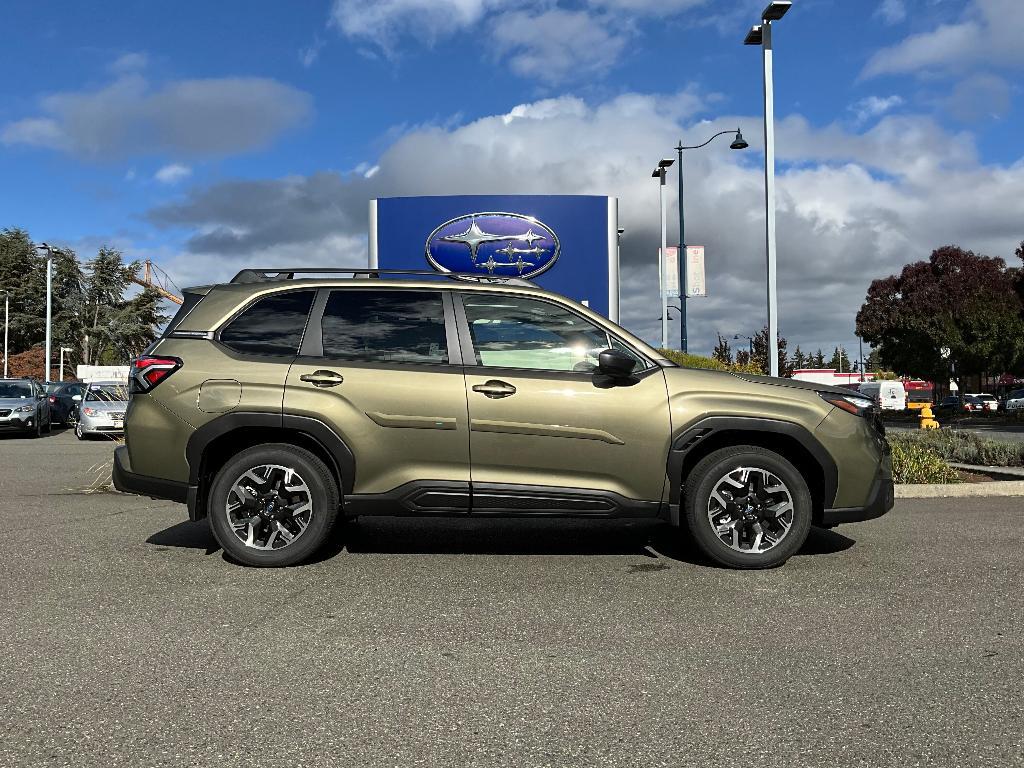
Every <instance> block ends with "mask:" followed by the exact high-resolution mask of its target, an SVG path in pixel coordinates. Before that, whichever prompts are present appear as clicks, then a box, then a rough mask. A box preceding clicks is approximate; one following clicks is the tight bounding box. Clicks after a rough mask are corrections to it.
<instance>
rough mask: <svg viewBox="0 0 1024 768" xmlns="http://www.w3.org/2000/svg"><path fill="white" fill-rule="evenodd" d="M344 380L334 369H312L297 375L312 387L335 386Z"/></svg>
mask: <svg viewBox="0 0 1024 768" xmlns="http://www.w3.org/2000/svg"><path fill="white" fill-rule="evenodd" d="M344 380H345V377H344V376H342V375H341V374H340V373H335V372H334V371H313V372H312V373H304V374H302V375H301V376H299V381H306V382H309V383H310V384H312V385H313V386H314V387H336V386H338V385H339V384H341V382H343V381H344Z"/></svg>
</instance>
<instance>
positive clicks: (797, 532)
mask: <svg viewBox="0 0 1024 768" xmlns="http://www.w3.org/2000/svg"><path fill="white" fill-rule="evenodd" d="M683 504H684V511H685V516H686V522H687V526H688V527H689V530H690V534H691V535H692V536H693V539H694V540H695V541H696V543H697V545H698V546H699V547H700V548H701V550H702V551H703V552H704V553H705V554H706V555H707V556H708V557H710V558H711V559H713V560H715V561H716V562H718V563H721V564H722V565H726V566H729V567H730V568H772V567H775V566H777V565H782V564H783V563H784V562H786V560H788V559H789V558H790V557H791V556H792V555H794V554H796V552H797V551H798V550H799V549H800V547H802V546H803V543H804V541H806V539H807V534H808V532H809V531H810V528H811V518H812V516H813V505H812V500H811V493H810V490H809V489H808V487H807V481H806V480H805V479H804V477H803V475H801V474H800V472H799V471H798V470H797V469H796V467H794V466H793V465H792V464H791V463H790V462H789V461H787V460H786V459H785V458H783V457H782V456H780V455H779V454H777V453H775V452H774V451H770V450H768V449H766V448H761V447H760V446H754V445H741V446H731V447H728V448H722V449H720V450H717V451H715V452H713V453H711V454H709V455H708V456H706V457H705V458H703V459H701V461H700V462H698V463H697V465H696V466H695V467H694V468H693V471H692V472H691V473H690V475H689V477H687V478H686V479H685V492H684V498H683Z"/></svg>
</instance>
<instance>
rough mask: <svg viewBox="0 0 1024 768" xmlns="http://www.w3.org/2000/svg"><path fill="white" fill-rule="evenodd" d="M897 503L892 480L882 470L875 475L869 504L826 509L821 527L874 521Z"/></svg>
mask: <svg viewBox="0 0 1024 768" xmlns="http://www.w3.org/2000/svg"><path fill="white" fill-rule="evenodd" d="M895 503H896V496H895V487H894V486H893V482H892V478H891V477H885V476H883V475H882V472H881V470H879V472H878V474H877V475H875V482H874V484H873V485H872V486H871V493H870V494H869V496H868V502H867V504H865V505H864V506H863V507H838V508H835V509H826V510H825V511H824V512H823V513H822V517H821V525H822V526H823V527H825V528H832V527H834V526H837V525H843V524H844V523H857V522H861V521H862V520H874V519H875V518H876V517H881V516H882V515H884V514H885V513H886V512H888V511H889V510H890V509H892V508H893V505H894V504H895Z"/></svg>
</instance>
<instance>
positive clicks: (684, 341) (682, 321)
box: [676, 128, 749, 352]
mask: <svg viewBox="0 0 1024 768" xmlns="http://www.w3.org/2000/svg"><path fill="white" fill-rule="evenodd" d="M727 133H732V131H720V132H718V133H716V134H715V135H714V136H712V137H711V138H710V139H708V140H707V141H705V142H704V143H703V144H694V145H693V146H692V147H684V146H683V140H682V139H680V140H679V144H678V145H677V146H676V154H678V155H679V168H678V169H677V170H678V171H679V264H680V277H679V286H680V288H681V290H680V291H679V296H680V299H679V342H680V349H682V350H683V352H686V351H688V350H687V347H688V346H689V337H688V336H687V333H686V298H687V297H686V286H687V275H686V270H687V266H688V265H687V258H686V220H685V218H684V217H683V150H684V149H700V148H701V147H706V146H707V145H708V144H710V143H711V142H712V141H714V140H715V139H717V138H718V137H719V136H724V135H725V134H727ZM748 146H749V144H747V142H746V141H744V139H743V134H742V133H740V129H739V128H737V129H736V138H735V139H733V142H732V144H730V145H729V149H746V148H747V147H748Z"/></svg>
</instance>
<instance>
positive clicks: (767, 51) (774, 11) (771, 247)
mask: <svg viewBox="0 0 1024 768" xmlns="http://www.w3.org/2000/svg"><path fill="white" fill-rule="evenodd" d="M792 4H793V2H792V0H772V2H770V3H768V7H766V8H765V9H764V10H763V11H762V12H761V23H760V24H758V25H757V26H755V27H751V29H750V31H749V32H748V33H747V36H746V38H745V39H744V40H743V43H744V45H760V46H761V53H762V59H763V61H764V209H765V224H764V235H765V238H764V239H765V255H766V258H767V261H768V371H769V373H770V375H772V376H778V375H779V318H778V300H779V296H778V288H777V286H776V270H775V90H774V82H773V80H772V22H775V21H778V20H779V19H781V18H782V17H783V16H785V15H786V11H788V10H789V8H790V6H791V5H792Z"/></svg>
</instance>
